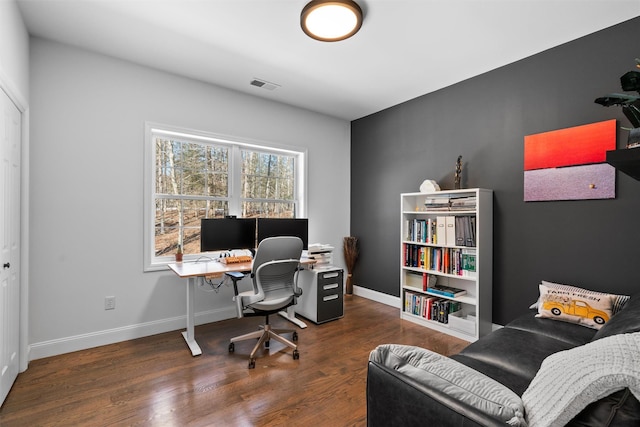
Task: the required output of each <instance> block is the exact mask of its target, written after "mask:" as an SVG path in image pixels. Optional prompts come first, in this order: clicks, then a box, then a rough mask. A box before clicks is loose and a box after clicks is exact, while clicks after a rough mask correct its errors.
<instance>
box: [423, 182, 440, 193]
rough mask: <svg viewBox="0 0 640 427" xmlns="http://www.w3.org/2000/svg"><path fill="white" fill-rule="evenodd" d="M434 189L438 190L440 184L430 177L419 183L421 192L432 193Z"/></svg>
mask: <svg viewBox="0 0 640 427" xmlns="http://www.w3.org/2000/svg"><path fill="white" fill-rule="evenodd" d="M434 191H440V186H439V185H438V183H437V182H435V181H434V180H432V179H425V180H424V181H422V184H420V192H421V193H433V192H434Z"/></svg>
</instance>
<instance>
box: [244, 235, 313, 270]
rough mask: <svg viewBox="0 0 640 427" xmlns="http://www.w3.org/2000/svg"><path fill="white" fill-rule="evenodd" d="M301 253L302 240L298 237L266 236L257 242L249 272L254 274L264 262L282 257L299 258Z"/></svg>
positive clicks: (281, 258)
mask: <svg viewBox="0 0 640 427" xmlns="http://www.w3.org/2000/svg"><path fill="white" fill-rule="evenodd" d="M301 255H302V240H301V239H300V238H299V237H292V236H278V237H268V238H266V239H264V240H262V241H261V242H260V243H259V244H258V250H257V251H256V255H255V257H254V258H253V268H252V271H251V273H252V274H253V275H255V273H256V271H257V270H258V268H259V267H260V266H261V265H262V264H264V263H265V262H269V261H277V260H283V259H296V260H299V259H300V256H301Z"/></svg>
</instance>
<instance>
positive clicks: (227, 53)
mask: <svg viewBox="0 0 640 427" xmlns="http://www.w3.org/2000/svg"><path fill="white" fill-rule="evenodd" d="M357 1H358V3H359V4H360V6H361V7H362V9H363V11H364V13H365V18H364V24H363V25H362V28H361V30H360V32H359V33H358V34H356V35H355V36H354V37H352V38H350V39H348V40H345V41H342V42H334V43H323V42H319V41H315V40H312V39H310V38H309V37H307V36H306V35H305V34H304V33H303V32H302V30H301V29H300V11H301V10H302V8H303V7H304V5H305V4H306V3H307V2H308V0H17V2H18V5H19V7H20V10H21V11H22V14H23V16H24V20H25V23H26V26H27V29H28V31H29V33H30V34H32V35H35V36H40V37H44V38H48V39H53V40H56V41H59V42H63V43H67V44H71V45H75V46H79V47H83V48H86V49H90V50H93V51H96V52H100V53H103V54H106V55H111V56H114V57H118V58H122V59H125V60H128V61H132V62H135V63H138V64H142V65H147V66H150V67H154V68H157V69H160V70H165V71H169V72H172V73H175V74H179V75H183V76H187V77H190V78H193V79H197V80H201V81H204V82H208V83H212V84H216V85H219V86H224V87H227V88H231V89H234V90H238V91H241V92H245V93H248V94H251V95H255V96H260V97H264V98H268V99H271V100H275V101H280V102H283V103H287V104H291V105H294V106H297V107H302V108H306V109H309V110H312V111H317V112H320V113H324V114H327V115H330V116H334V117H338V118H342V119H346V120H354V119H357V118H360V117H364V116H366V115H369V114H371V113H375V112H377V111H380V110H383V109H385V108H387V107H391V106H393V105H396V104H399V103H401V102H404V101H407V100H409V99H412V98H415V97H418V96H420V95H424V94H426V93H429V92H433V91H435V90H438V89H441V88H443V87H446V86H449V85H451V84H454V83H456V82H459V81H462V80H465V79H468V78H470V77H473V76H476V75H479V74H482V73H484V72H487V71H490V70H492V69H495V68H498V67H501V66H503V65H506V64H509V63H512V62H515V61H518V60H520V59H522V58H525V57H528V56H531V55H533V54H536V53H538V52H541V51H543V50H546V49H549V48H551V47H554V46H557V45H560V44H562V43H565V42H567V41H570V40H574V39H576V38H579V37H582V36H584V35H587V34H590V33H593V32H595V31H598V30H601V29H603V28H606V27H609V26H612V25H615V24H617V23H620V22H623V21H626V20H628V19H631V18H633V17H636V16H640V0H357ZM639 55H640V52H639ZM629 60H630V61H633V58H629ZM581 66H584V64H576V69H579V68H580V67H581ZM254 78H258V79H262V80H265V81H268V82H271V83H275V84H277V85H280V87H278V88H277V89H275V90H273V91H269V90H266V89H261V88H257V87H255V86H251V85H250V84H249V82H250V81H251V80H252V79H254Z"/></svg>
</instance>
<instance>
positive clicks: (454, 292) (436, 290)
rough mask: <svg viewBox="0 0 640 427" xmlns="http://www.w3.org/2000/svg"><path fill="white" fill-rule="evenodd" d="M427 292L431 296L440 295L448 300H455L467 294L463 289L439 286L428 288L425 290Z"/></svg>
mask: <svg viewBox="0 0 640 427" xmlns="http://www.w3.org/2000/svg"><path fill="white" fill-rule="evenodd" d="M427 291H428V292H431V293H432V294H437V295H442V296H445V297H449V298H456V297H459V296H462V295H465V294H466V293H467V291H465V290H464V289H459V288H453V287H450V286H440V285H435V286H430V287H428V288H427Z"/></svg>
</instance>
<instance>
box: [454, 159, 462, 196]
mask: <svg viewBox="0 0 640 427" xmlns="http://www.w3.org/2000/svg"><path fill="white" fill-rule="evenodd" d="M461 179H462V156H458V160H457V161H456V173H455V175H454V178H453V183H454V184H453V185H454V186H453V188H454V189H455V190H459V189H460V188H461V187H460V181H461Z"/></svg>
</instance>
